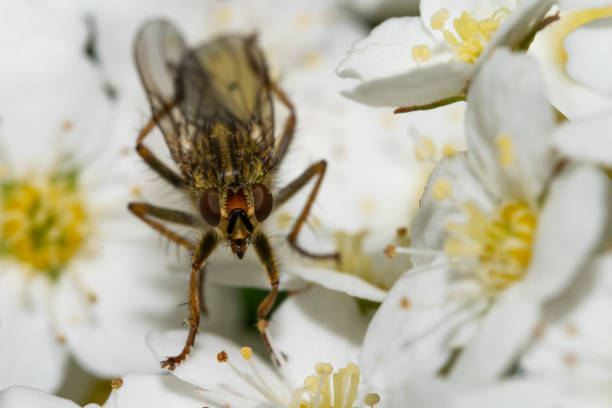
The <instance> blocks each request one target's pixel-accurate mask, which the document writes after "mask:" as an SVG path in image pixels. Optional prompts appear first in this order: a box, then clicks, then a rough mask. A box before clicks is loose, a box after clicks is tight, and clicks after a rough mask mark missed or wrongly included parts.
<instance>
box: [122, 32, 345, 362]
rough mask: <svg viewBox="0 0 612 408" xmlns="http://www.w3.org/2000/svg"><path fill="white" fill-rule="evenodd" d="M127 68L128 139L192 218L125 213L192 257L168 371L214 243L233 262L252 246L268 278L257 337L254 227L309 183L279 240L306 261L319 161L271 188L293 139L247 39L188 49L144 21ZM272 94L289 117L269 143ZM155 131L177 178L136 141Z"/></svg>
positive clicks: (154, 210)
mask: <svg viewBox="0 0 612 408" xmlns="http://www.w3.org/2000/svg"><path fill="white" fill-rule="evenodd" d="M134 56H135V60H136V66H137V68H138V73H139V75H140V80H141V82H142V84H143V86H144V89H145V92H146V94H147V97H148V100H149V103H150V106H151V110H152V118H151V120H150V121H149V122H148V123H147V125H146V126H145V127H144V128H143V129H142V131H141V132H140V134H139V135H138V138H137V140H136V151H137V152H138V154H139V155H140V156H141V157H142V159H143V160H144V161H145V162H146V163H147V164H148V165H149V167H151V168H152V169H153V170H154V171H155V172H157V173H158V174H159V175H160V176H161V177H162V178H163V179H165V180H166V181H167V182H169V183H170V184H172V185H173V186H175V187H176V188H178V189H180V190H181V191H183V192H184V194H186V196H188V197H189V199H190V202H191V203H192V209H193V212H189V213H188V212H183V211H179V210H175V209H170V208H163V207H158V206H155V205H151V204H148V203H144V202H132V203H130V204H129V205H128V208H129V210H130V211H131V212H132V213H134V214H135V215H136V216H137V217H138V218H140V219H141V220H142V221H144V222H145V223H147V224H148V225H149V226H151V227H152V228H154V229H155V230H157V231H158V232H160V233H161V234H163V235H164V236H166V237H168V238H169V239H170V240H172V241H174V242H176V243H178V244H179V245H181V246H183V247H185V248H187V249H188V250H190V251H191V252H192V261H191V274H190V278H189V334H188V336H187V340H186V343H185V346H184V348H183V350H182V351H181V353H180V354H178V355H177V356H174V357H168V358H167V359H166V360H164V361H163V362H162V363H161V366H162V367H168V369H170V370H173V369H174V368H175V366H176V364H179V363H180V362H181V361H183V360H184V359H185V358H186V356H187V355H188V354H189V351H190V349H191V347H192V346H193V343H194V341H195V337H196V333H197V328H198V324H199V320H200V308H201V306H200V303H201V302H202V303H203V300H202V299H200V296H201V295H202V287H203V283H204V264H205V262H206V259H207V258H208V256H209V255H210V254H211V253H212V252H213V250H214V249H215V248H216V246H217V245H218V244H219V243H221V242H226V243H228V244H229V247H230V248H231V250H232V252H233V253H234V254H235V255H236V256H237V257H238V258H239V259H242V257H243V256H244V254H245V253H246V251H247V249H248V248H249V246H252V247H253V248H254V250H255V252H256V254H257V256H258V258H259V260H260V262H261V264H262V266H263V268H264V270H265V271H266V273H267V275H268V279H269V282H270V286H271V290H270V292H269V293H268V295H267V296H266V297H265V298H264V300H263V301H262V302H261V303H260V304H259V306H258V308H257V327H258V329H259V331H260V333H261V334H262V336H263V338H264V341H266V337H265V328H266V326H267V322H266V316H267V315H268V313H269V312H270V309H271V308H272V306H273V305H274V303H275V301H276V296H277V293H278V285H279V278H278V265H277V262H276V257H275V255H274V251H273V249H272V246H271V245H270V242H269V240H268V237H267V236H266V234H265V232H264V230H263V227H262V223H263V222H264V221H265V220H266V218H268V216H269V215H270V213H271V212H272V211H274V210H275V209H277V208H278V207H280V206H281V205H283V204H284V203H285V202H286V201H287V200H288V199H290V198H291V197H292V196H293V195H294V194H295V193H296V192H297V191H299V190H300V189H301V188H302V187H304V186H305V185H306V184H307V183H308V182H309V181H310V180H311V179H313V178H314V179H315V183H314V186H313V188H312V190H311V192H310V195H309V196H308V200H307V201H306V204H305V205H304V208H303V209H302V211H301V213H300V215H299V217H298V218H297V220H296V222H295V224H294V225H293V228H292V229H291V232H290V233H289V235H288V236H287V240H288V241H289V244H290V245H291V247H292V248H294V249H295V250H296V251H298V252H299V253H301V254H302V255H305V256H308V257H312V258H336V259H337V258H338V254H337V253H328V254H314V253H311V252H309V251H307V250H305V249H303V248H302V247H301V246H300V245H299V244H298V242H297V236H298V233H299V231H300V229H301V227H302V225H303V224H304V221H305V220H306V217H307V216H308V213H309V212H310V209H311V207H312V203H313V202H314V199H315V197H316V195H317V192H318V191H319V187H320V186H321V181H322V180H323V176H324V174H325V169H326V166H327V164H326V162H325V160H321V161H319V162H316V163H314V164H312V165H311V166H310V167H308V168H307V169H306V170H305V171H304V172H303V173H302V174H301V175H300V176H299V177H297V178H296V179H295V180H294V181H292V182H291V183H289V184H288V185H287V186H285V187H283V188H280V189H277V188H276V186H275V185H274V179H275V174H276V172H277V171H278V167H279V164H280V163H281V161H282V160H283V158H284V157H285V154H286V153H287V149H288V147H289V145H290V144H291V140H292V139H293V134H294V130H295V124H296V114H295V109H294V107H293V104H292V103H291V101H290V100H289V98H288V97H287V96H286V95H285V93H284V92H283V91H282V90H281V89H280V88H279V87H278V86H277V85H276V84H275V83H274V82H273V81H271V80H270V78H269V76H268V67H267V64H266V60H265V57H264V55H263V53H262V51H261V50H260V49H259V47H258V45H257V41H256V37H255V36H253V35H252V36H239V35H226V36H220V37H217V38H215V39H213V40H212V41H210V42H207V43H205V44H203V45H201V46H199V47H197V48H188V47H187V46H186V44H185V41H184V40H183V38H182V36H181V34H180V33H179V32H178V31H177V30H176V29H175V28H174V27H173V26H172V25H171V24H170V23H168V22H165V21H153V22H150V23H147V24H146V25H145V26H144V27H143V28H142V29H141V30H140V32H139V34H138V35H137V38H136V42H135V46H134ZM273 97H276V98H277V99H278V100H279V101H280V102H281V103H282V104H283V105H284V106H286V107H287V109H288V111H289V117H288V118H287V120H286V122H285V124H284V128H283V130H282V132H281V133H280V135H279V137H278V138H276V137H275V136H274V109H273V101H272V98H273ZM156 125H157V126H158V127H159V128H160V129H161V131H162V133H163V136H164V139H165V141H166V144H167V146H168V149H169V151H170V154H171V156H172V159H173V160H174V161H175V162H176V164H177V165H178V168H179V173H177V172H176V171H174V170H172V169H171V168H169V167H168V166H167V165H166V164H164V163H163V162H162V161H161V160H159V159H158V158H157V157H155V156H154V155H153V153H152V152H151V151H150V150H149V149H148V148H147V147H146V146H145V145H144V144H143V141H144V138H145V137H146V136H147V135H148V134H149V133H150V132H151V130H152V129H153V128H154V127H155V126H156ZM165 222H168V223H175V224H181V225H187V226H191V227H195V228H198V229H201V231H202V235H201V238H200V239H199V241H198V242H197V243H195V242H190V241H189V240H188V239H187V238H185V237H183V236H181V235H180V234H178V233H176V232H173V231H172V230H171V229H170V228H168V227H167V226H166V225H165Z"/></svg>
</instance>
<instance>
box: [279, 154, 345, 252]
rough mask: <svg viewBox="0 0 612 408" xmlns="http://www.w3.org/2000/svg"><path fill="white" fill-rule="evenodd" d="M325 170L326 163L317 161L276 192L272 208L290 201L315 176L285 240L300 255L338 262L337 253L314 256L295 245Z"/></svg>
mask: <svg viewBox="0 0 612 408" xmlns="http://www.w3.org/2000/svg"><path fill="white" fill-rule="evenodd" d="M326 168H327V162H326V161H325V160H321V161H318V162H316V163H314V164H313V165H311V166H310V167H308V168H307V169H306V171H304V172H303V173H302V174H301V175H300V176H299V177H298V178H296V179H295V180H293V181H292V182H291V183H289V185H287V186H286V187H284V188H283V189H281V190H280V191H279V192H278V194H277V196H276V201H275V203H274V208H277V207H280V206H281V205H283V204H284V203H285V201H287V200H288V199H290V198H291V197H292V196H293V195H294V194H295V193H297V192H298V191H299V190H300V189H301V188H302V187H304V185H305V184H306V183H308V182H309V181H310V179H312V178H313V177H315V176H316V177H317V180H316V181H315V185H314V187H313V188H312V191H311V192H310V195H309V196H308V200H307V201H306V204H305V205H304V208H303V209H302V212H301V213H300V216H299V217H298V219H297V220H296V221H295V224H294V225H293V228H292V229H291V232H290V233H289V236H288V237H287V240H288V241H289V245H291V247H292V248H293V249H295V250H296V251H298V252H299V253H300V254H302V255H305V256H308V257H310V258H314V259H328V258H333V259H336V260H339V258H340V255H339V254H338V253H337V252H334V253H328V254H314V253H312V252H310V251H307V250H305V249H304V248H302V247H301V246H300V245H299V244H298V243H297V236H298V234H299V232H300V229H301V228H302V225H304V222H305V221H306V218H307V217H308V214H309V213H310V209H311V208H312V203H313V202H314V200H315V198H316V196H317V193H318V192H319V187H320V186H321V182H322V181H323V176H324V175H325V169H326Z"/></svg>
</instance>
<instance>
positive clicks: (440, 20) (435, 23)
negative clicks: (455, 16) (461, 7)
mask: <svg viewBox="0 0 612 408" xmlns="http://www.w3.org/2000/svg"><path fill="white" fill-rule="evenodd" d="M448 16H449V14H448V10H447V9H445V8H443V9H440V10H438V11H436V12H435V13H434V14H433V15H432V16H431V21H430V24H431V28H433V29H434V30H441V29H442V28H444V23H445V22H446V20H448Z"/></svg>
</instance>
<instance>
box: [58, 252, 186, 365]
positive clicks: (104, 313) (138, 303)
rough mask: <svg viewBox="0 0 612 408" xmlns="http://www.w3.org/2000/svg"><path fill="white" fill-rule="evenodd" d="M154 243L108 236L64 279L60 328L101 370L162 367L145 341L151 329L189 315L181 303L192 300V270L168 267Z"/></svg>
mask: <svg viewBox="0 0 612 408" xmlns="http://www.w3.org/2000/svg"><path fill="white" fill-rule="evenodd" d="M152 241H154V240H152ZM154 248H155V245H154V243H153V242H146V243H137V242H134V241H129V240H125V241H119V242H115V243H113V242H107V243H105V246H104V249H103V250H102V251H101V253H100V254H98V255H97V256H93V257H92V258H91V259H83V260H81V261H80V262H76V263H73V265H71V268H72V272H73V273H66V274H64V275H63V276H62V278H61V279H60V281H59V283H58V286H57V293H56V296H55V298H54V301H55V304H54V311H55V314H56V316H57V318H58V321H59V326H60V329H61V330H62V333H63V334H64V335H65V336H66V338H67V340H68V343H69V345H70V348H71V350H72V352H73V353H74V356H75V357H76V359H77V360H78V361H79V363H80V364H81V365H82V366H84V367H86V368H87V369H88V370H90V371H91V372H93V373H95V374H97V375H99V376H102V377H112V376H118V375H121V374H124V373H126V372H156V371H158V370H159V366H158V363H157V361H155V359H154V358H152V356H151V353H149V352H148V350H146V347H144V338H145V335H146V333H147V332H148V331H149V330H151V329H156V328H157V329H160V330H163V329H169V328H171V327H179V325H180V324H181V322H182V321H183V320H184V318H185V316H186V315H187V307H186V306H185V307H182V308H178V307H177V305H179V304H181V303H182V302H184V301H186V300H187V298H186V293H187V287H188V273H187V271H185V272H184V273H181V274H179V273H173V272H171V271H168V268H167V263H166V261H165V258H166V257H165V256H164V254H163V253H158V254H156V253H155V252H154ZM90 297H95V300H94V301H93V302H91V301H89V300H88V298H90Z"/></svg>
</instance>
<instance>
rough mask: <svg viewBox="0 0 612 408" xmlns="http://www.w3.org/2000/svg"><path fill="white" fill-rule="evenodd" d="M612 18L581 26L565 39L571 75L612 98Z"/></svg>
mask: <svg viewBox="0 0 612 408" xmlns="http://www.w3.org/2000/svg"><path fill="white" fill-rule="evenodd" d="M611 37H612V18H609V17H608V18H602V19H598V20H595V21H592V22H590V23H588V24H585V25H582V26H580V27H578V28H577V29H576V30H575V31H573V32H572V33H570V34H569V35H568V36H567V37H566V38H565V50H566V51H567V65H566V70H567V74H568V75H569V76H570V77H571V78H573V79H574V80H575V81H577V82H580V83H581V84H583V85H585V86H587V87H589V88H591V89H592V90H593V91H595V92H601V93H603V94H605V95H607V96H608V97H612V78H611V77H610V72H612V44H610V38H611Z"/></svg>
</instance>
